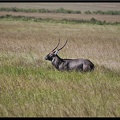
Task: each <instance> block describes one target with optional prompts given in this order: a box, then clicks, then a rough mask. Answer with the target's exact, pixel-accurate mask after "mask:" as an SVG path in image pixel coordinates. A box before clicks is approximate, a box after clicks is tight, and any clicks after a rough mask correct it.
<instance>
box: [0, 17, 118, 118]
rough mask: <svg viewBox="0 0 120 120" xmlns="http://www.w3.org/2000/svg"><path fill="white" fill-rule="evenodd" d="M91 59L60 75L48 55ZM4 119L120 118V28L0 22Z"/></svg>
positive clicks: (0, 97) (0, 100)
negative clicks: (87, 65)
mask: <svg viewBox="0 0 120 120" xmlns="http://www.w3.org/2000/svg"><path fill="white" fill-rule="evenodd" d="M59 38H60V39H61V43H60V47H61V46H62V45H63V44H64V43H65V41H66V39H68V43H67V45H66V46H65V47H64V48H63V49H62V50H61V51H60V52H59V54H58V55H59V56H60V57H61V58H87V59H90V60H91V61H92V62H93V63H94V64H95V69H94V71H92V72H86V73H84V72H82V73H79V72H74V71H73V72H60V71H58V70H56V69H55V68H54V67H53V66H52V64H51V62H49V61H45V59H44V57H45V56H46V55H47V54H48V53H49V52H50V51H51V50H52V49H53V48H54V47H55V46H56V45H57V43H58V40H59ZM0 117H120V25H119V24H118V25H97V24H89V23H74V24H72V23H56V22H46V21H45V22H43V21H42V22H35V21H22V20H17V21H16V20H12V19H7V18H6V19H0Z"/></svg>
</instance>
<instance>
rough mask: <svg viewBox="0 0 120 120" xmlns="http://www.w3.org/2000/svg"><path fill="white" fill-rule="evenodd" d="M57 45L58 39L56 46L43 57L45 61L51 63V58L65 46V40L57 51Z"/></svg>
mask: <svg viewBox="0 0 120 120" xmlns="http://www.w3.org/2000/svg"><path fill="white" fill-rule="evenodd" d="M59 44H60V39H59V42H58V44H57V46H56V47H55V48H54V49H53V50H52V51H51V52H50V53H49V54H48V55H47V56H46V57H45V60H49V61H52V60H53V58H54V57H55V56H56V55H57V54H58V52H59V51H60V50H61V49H62V48H63V47H64V46H65V45H66V44H67V40H66V42H65V44H64V45H63V46H62V47H61V48H59V49H57V47H58V46H59Z"/></svg>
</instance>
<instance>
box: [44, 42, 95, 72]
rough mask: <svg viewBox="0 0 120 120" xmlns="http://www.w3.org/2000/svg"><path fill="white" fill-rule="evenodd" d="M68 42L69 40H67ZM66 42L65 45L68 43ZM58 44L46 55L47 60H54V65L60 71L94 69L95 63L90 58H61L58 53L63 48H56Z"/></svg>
mask: <svg viewBox="0 0 120 120" xmlns="http://www.w3.org/2000/svg"><path fill="white" fill-rule="evenodd" d="M66 43H67V41H66ZM66 43H65V45H66ZM58 45H59V43H58ZM58 45H57V46H56V47H55V48H54V49H53V50H52V51H51V52H50V53H49V54H48V55H47V56H46V57H45V60H49V61H51V62H52V65H53V66H54V67H55V68H56V69H58V70H60V71H73V70H74V71H84V72H87V71H92V70H94V64H93V63H92V62H91V61H90V60H88V59H83V58H79V59H62V58H60V57H59V56H58V55H57V53H58V51H59V50H61V49H62V48H63V47H64V46H65V45H64V46H63V47H62V48H60V49H58V50H55V49H56V48H57V47H58Z"/></svg>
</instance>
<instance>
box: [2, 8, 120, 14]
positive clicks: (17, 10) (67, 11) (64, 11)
mask: <svg viewBox="0 0 120 120" xmlns="http://www.w3.org/2000/svg"><path fill="white" fill-rule="evenodd" d="M0 11H7V12H9V11H13V12H29V13H30V12H37V13H69V14H81V13H82V12H81V11H80V10H67V9H64V8H59V9H55V10H49V9H44V8H42V9H24V8H16V7H12V8H0ZM84 14H102V15H104V14H105V15H120V11H117V10H108V11H101V10H97V11H89V10H88V11H85V12H84Z"/></svg>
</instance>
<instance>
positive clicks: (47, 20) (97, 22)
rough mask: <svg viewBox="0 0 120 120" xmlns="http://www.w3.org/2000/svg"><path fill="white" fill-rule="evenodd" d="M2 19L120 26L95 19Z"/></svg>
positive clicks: (7, 16)
mask: <svg viewBox="0 0 120 120" xmlns="http://www.w3.org/2000/svg"><path fill="white" fill-rule="evenodd" d="M0 19H6V20H17V21H34V22H44V23H45V22H52V23H65V24H79V23H90V24H97V25H120V22H114V23H110V22H106V21H99V20H96V19H95V18H91V19H90V20H83V19H81V20H75V19H62V20H55V19H51V18H36V17H26V16H12V15H5V16H0Z"/></svg>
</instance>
